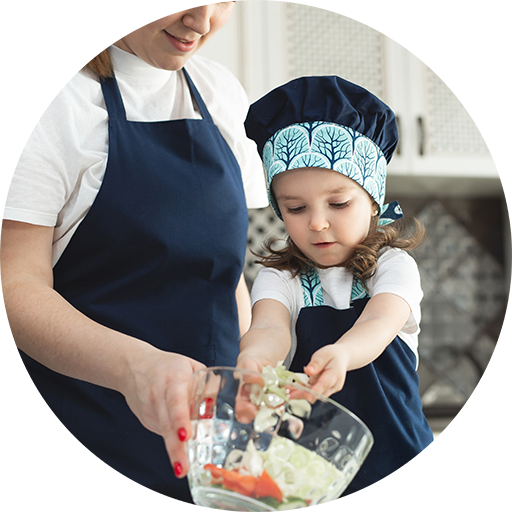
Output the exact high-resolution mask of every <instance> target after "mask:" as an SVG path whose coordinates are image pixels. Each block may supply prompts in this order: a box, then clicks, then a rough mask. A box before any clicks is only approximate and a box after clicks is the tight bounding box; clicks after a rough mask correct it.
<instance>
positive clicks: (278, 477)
mask: <svg viewBox="0 0 512 512" xmlns="http://www.w3.org/2000/svg"><path fill="white" fill-rule="evenodd" d="M307 381H308V377H307V375H305V374H297V373H293V372H290V371H288V370H286V368H285V367H284V366H282V364H279V365H278V366H277V367H276V368H272V367H265V368H263V371H262V372H261V373H257V372H251V371H248V370H241V369H236V368H227V367H216V368H208V369H206V370H200V371H199V372H197V373H196V374H195V375H194V379H193V384H192V388H191V414H192V426H193V429H192V436H191V439H190V440H189V441H188V443H187V450H188V458H189V462H190V469H189V472H188V480H189V485H190V489H191V493H192V498H193V500H194V503H196V504H197V505H202V506H206V507H209V508H217V509H223V510H239V511H258V510H292V509H295V508H306V507H309V506H313V505H317V504H320V503H325V502H327V501H330V500H333V499H336V498H338V497H339V496H340V495H341V494H342V493H343V491H344V490H345V489H346V488H347V486H348V485H349V483H350V481H351V480H352V479H353V478H354V476H355V474H356V473H357V471H358V470H359V468H360V467H361V465H362V463H363V462H364V460H365V458H366V456H367V455H368V453H369V451H370V449H371V447H372V444H373V436H372V434H371V432H370V431H369V430H368V428H367V427H366V426H365V425H364V423H363V422H362V421H361V420H360V419H359V418H357V417H356V416H355V415H354V414H352V413H351V412H350V411H348V410H347V409H345V408H344V407H342V406H341V405H339V404H337V403H336V402H334V401H333V400H331V399H329V398H326V397H324V396H322V395H320V394H318V393H316V392H314V391H312V390H311V389H309V388H308V387H307Z"/></svg>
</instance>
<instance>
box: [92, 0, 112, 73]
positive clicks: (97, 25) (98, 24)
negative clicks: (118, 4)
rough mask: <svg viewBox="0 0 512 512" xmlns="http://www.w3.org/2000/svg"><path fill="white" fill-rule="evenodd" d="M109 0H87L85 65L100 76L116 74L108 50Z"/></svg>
mask: <svg viewBox="0 0 512 512" xmlns="http://www.w3.org/2000/svg"><path fill="white" fill-rule="evenodd" d="M109 18H110V16H109V9H108V0H85V65H86V66H87V67H88V68H89V69H91V70H92V71H94V72H95V73H96V74H97V75H98V77H100V78H108V77H110V76H112V75H113V74H114V71H113V66H112V60H111V59H110V53H109V51H108V41H109V26H110V19H109Z"/></svg>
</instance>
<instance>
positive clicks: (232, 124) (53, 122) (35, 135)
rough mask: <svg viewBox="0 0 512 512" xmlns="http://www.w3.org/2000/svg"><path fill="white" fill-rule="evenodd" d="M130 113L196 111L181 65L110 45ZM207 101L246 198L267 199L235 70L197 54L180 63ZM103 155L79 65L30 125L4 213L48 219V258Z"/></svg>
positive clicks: (91, 188) (88, 85)
mask: <svg viewBox="0 0 512 512" xmlns="http://www.w3.org/2000/svg"><path fill="white" fill-rule="evenodd" d="M110 54H111V57H112V61H113V65H114V70H115V74H116V79H117V82H118V84H119V89H120V91H121V96H122V98H123V103H124V106H125V110H126V116H127V118H128V120H129V121H142V122H144V121H145V122H152V121H166V120H174V119H189V118H200V114H199V112H198V110H197V109H196V107H195V105H194V102H193V101H192V96H191V94H190V90H189V88H188V85H187V82H186V78H185V76H184V74H183V73H182V72H181V71H166V70H162V69H157V68H154V67H152V66H150V65H149V64H146V63H145V62H144V61H142V60H141V59H139V58H138V57H136V56H135V55H132V54H130V53H127V52H125V51H123V50H121V49H119V48H117V47H114V46H113V47H111V48H110ZM185 69H186V70H187V71H188V73H189V75H190V77H191V78H192V81H193V82H194V84H195V85H196V87H197V89H198V91H199V93H200V94H201V96H202V98H203V100H204V102H205V103H206V106H207V108H208V110H209V112H210V114H211V116H212V118H213V121H214V123H215V124H216V125H217V127H218V128H219V130H220V132H221V134H222V136H223V137H224V139H225V140H226V142H227V143H228V145H229V147H230V148H231V150H232V151H233V154H234V155H235V158H236V159H237V161H238V163H239V165H240V168H241V172H242V179H243V183H244V190H245V194H246V200H247V206H248V207H249V208H262V207H265V206H267V204H268V201H267V194H266V189H265V181H264V175H263V168H262V164H261V159H260V158H259V155H258V153H257V150H256V145H255V143H254V142H253V141H252V140H250V139H248V138H247V137H246V134H245V130H244V126H243V122H244V120H245V117H246V115H247V110H248V107H249V102H248V99H247V95H246V93H245V91H244V90H243V88H242V86H241V84H240V83H239V82H238V80H237V79H236V78H235V76H234V75H233V74H232V73H231V72H230V71H228V70H227V69H226V68H225V67H224V66H222V65H220V64H218V63H215V62H212V61H210V60H208V59H205V58H204V57H200V56H198V55H196V56H194V57H192V58H191V59H190V60H189V61H188V62H187V64H186V66H185ZM107 156H108V113H107V110H106V106H105V101H104V99H103V94H102V91H101V86H100V83H99V81H98V79H97V77H96V76H95V75H93V74H92V73H91V72H90V71H88V70H82V71H81V72H80V73H78V74H77V75H76V76H75V77H73V78H72V79H71V81H70V82H69V83H68V84H67V85H66V86H65V87H64V88H63V89H62V90H61V92H60V93H59V94H58V95H57V97H56V98H55V99H54V100H53V102H52V103H51V104H50V106H49V107H48V109H47V110H46V111H45V113H44V115H43V116H42V118H41V119H40V120H39V122H38V124H37V125H36V127H35V129H34V131H33V132H32V134H31V136H30V138H29V140H28V142H27V144H26V146H25V148H24V150H23V153H22V155H21V157H20V160H19V162H18V165H17V167H16V170H15V173H14V176H13V179H12V182H11V186H10V189H9V193H8V197H7V203H6V207H5V211H4V218H5V219H9V220H16V221H20V222H27V223H30V224H36V225H41V226H55V232H54V241H53V265H55V263H56V262H57V261H58V259H59V257H60V255H61V254H62V252H63V251H64V249H65V247H66V246H67V244H68V242H69V240H70V239H71V237H72V235H73V233H74V232H75V230H76V228H77V227H78V225H79V223H80V222H81V221H82V219H83V218H84V217H85V215H86V214H87V212H88V211H89V208H90V207H91V205H92V203H93V202H94V199H95V198H96V194H97V193H98V190H99V188H100V186H101V183H102V180H103V176H104V173H105V168H106V165H107Z"/></svg>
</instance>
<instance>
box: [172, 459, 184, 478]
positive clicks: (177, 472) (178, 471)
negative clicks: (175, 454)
mask: <svg viewBox="0 0 512 512" xmlns="http://www.w3.org/2000/svg"><path fill="white" fill-rule="evenodd" d="M182 473H183V466H182V465H181V464H180V463H179V462H176V464H174V474H175V475H176V476H180V475H181V474H182Z"/></svg>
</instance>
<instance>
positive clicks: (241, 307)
mask: <svg viewBox="0 0 512 512" xmlns="http://www.w3.org/2000/svg"><path fill="white" fill-rule="evenodd" d="M236 304H237V307H238V324H239V325H240V336H243V335H244V334H245V333H246V332H247V331H248V330H249V327H250V326H251V296H250V295H249V290H248V289H247V283H246V282H245V277H244V274H243V273H242V275H241V276H240V281H239V282H238V286H237V288H236Z"/></svg>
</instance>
